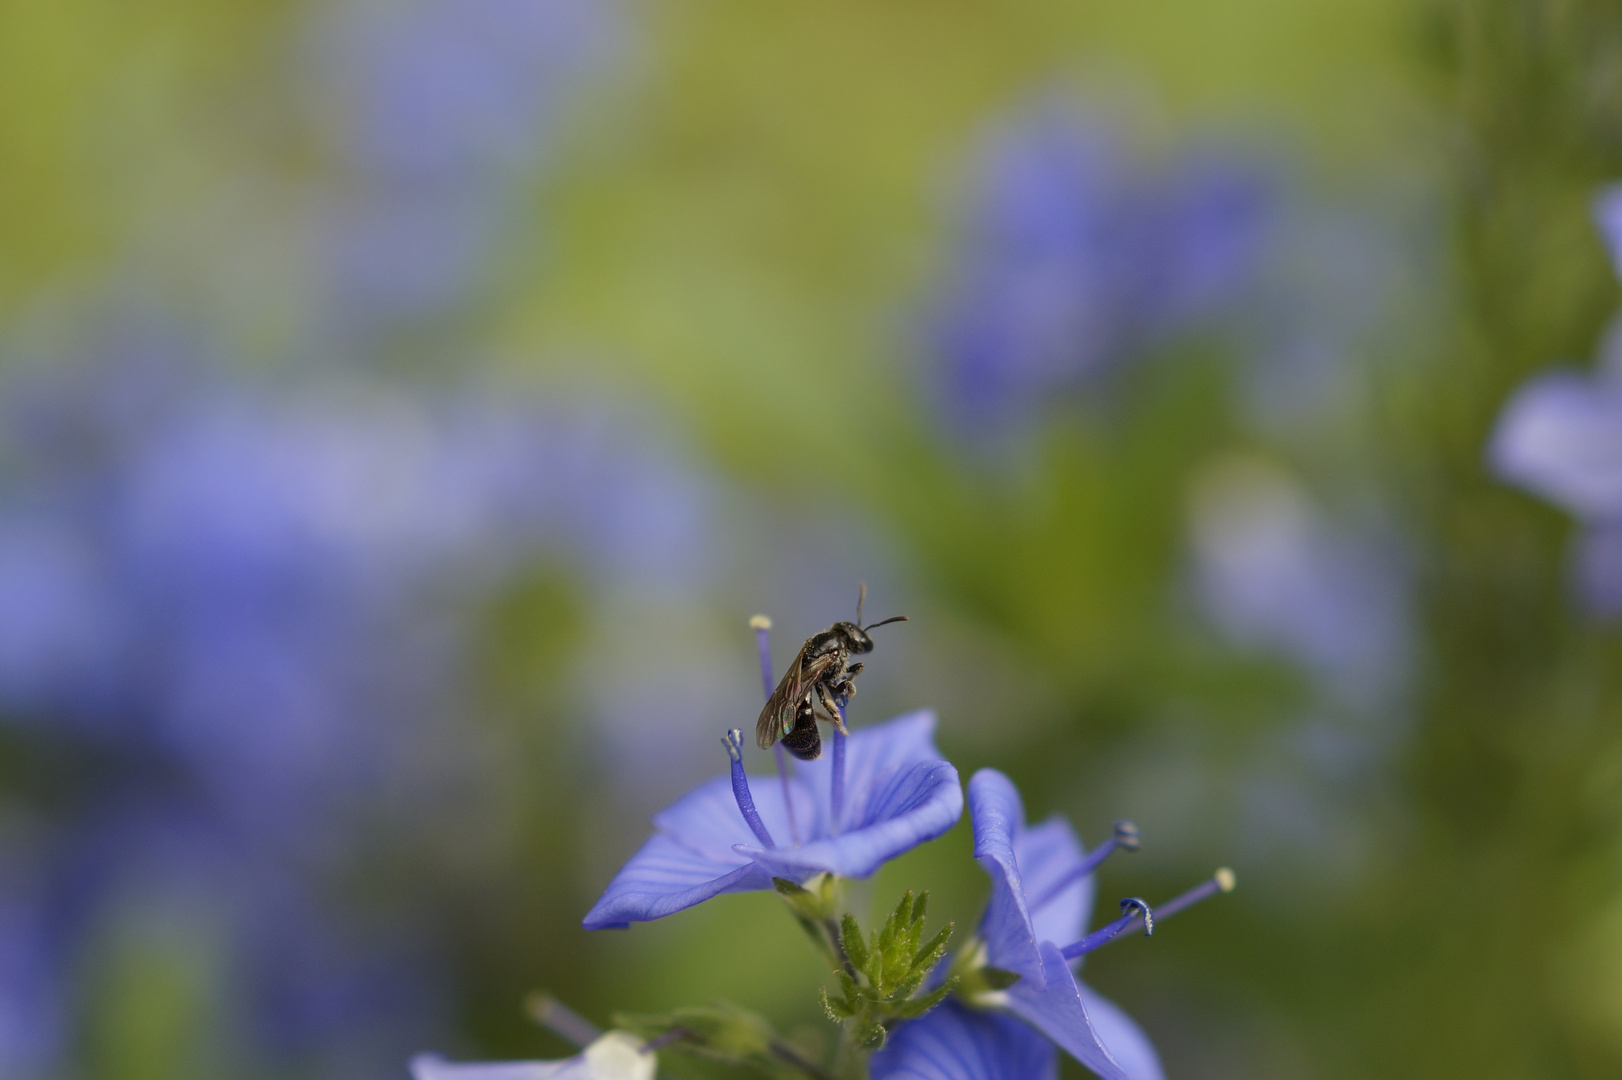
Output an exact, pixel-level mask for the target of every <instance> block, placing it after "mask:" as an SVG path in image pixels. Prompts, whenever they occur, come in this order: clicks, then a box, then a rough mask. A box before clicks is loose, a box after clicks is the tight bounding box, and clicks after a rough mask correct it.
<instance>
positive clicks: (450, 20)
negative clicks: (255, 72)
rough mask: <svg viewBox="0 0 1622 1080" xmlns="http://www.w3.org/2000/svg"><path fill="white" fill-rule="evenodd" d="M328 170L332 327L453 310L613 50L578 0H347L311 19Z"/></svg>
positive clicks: (478, 279) (388, 322)
mask: <svg viewBox="0 0 1622 1080" xmlns="http://www.w3.org/2000/svg"><path fill="white" fill-rule="evenodd" d="M315 30H316V32H317V33H318V35H319V43H318V47H317V51H316V70H317V77H316V82H317V84H318V85H319V86H320V87H321V88H322V94H321V97H320V105H319V108H320V110H321V112H322V114H323V118H324V119H325V118H330V123H331V129H330V131H329V136H330V138H331V140H332V143H333V147H334V156H335V157H336V158H337V163H336V164H337V166H338V169H339V171H340V178H339V184H338V189H337V190H336V191H335V192H334V193H333V195H332V200H331V203H330V205H329V207H328V209H327V211H326V214H325V218H324V221H323V225H322V229H321V233H322V237H323V244H324V252H323V254H324V257H323V258H322V260H321V261H322V263H323V264H324V265H326V266H328V267H330V273H331V311H332V320H333V323H334V326H333V327H332V328H333V329H336V330H338V331H339V332H340V333H341V334H342V335H343V336H344V337H346V338H347V337H350V336H352V335H354V334H356V333H360V334H361V335H362V336H369V335H376V334H387V333H388V332H390V331H391V330H398V329H401V328H402V327H405V326H411V325H418V324H420V323H422V322H423V321H425V320H427V319H431V318H435V317H440V316H445V315H448V314H452V313H454V312H456V311H457V310H459V309H460V308H462V307H463V306H464V305H466V304H467V303H468V302H469V301H470V300H471V299H472V298H473V297H474V296H475V295H477V294H478V292H479V290H480V289H481V288H482V287H484V286H487V285H489V284H490V283H491V277H490V273H491V266H492V259H493V257H494V256H496V255H497V254H498V253H499V252H500V250H501V240H502V236H503V234H504V232H505V231H506V226H507V224H508V222H509V219H510V217H511V215H512V214H513V213H514V211H515V209H516V205H517V203H518V201H519V198H520V196H521V195H522V193H523V185H524V184H525V182H526V181H527V180H528V179H529V178H530V177H531V176H532V174H533V172H534V168H535V166H536V165H537V164H538V162H539V160H540V158H541V156H542V154H543V153H544V150H545V148H546V147H548V146H549V145H550V143H551V141H552V139H551V136H552V134H553V129H554V128H555V127H556V125H557V122H558V116H559V114H560V113H561V112H562V111H563V109H564V107H565V106H566V105H567V104H568V102H569V101H570V99H571V97H572V96H573V94H574V92H575V91H576V90H577V89H578V88H579V86H580V85H581V84H582V83H583V82H584V81H585V79H586V77H587V76H588V75H590V74H591V73H593V72H596V71H598V70H600V69H601V67H602V66H603V64H604V62H605V60H606V59H607V58H608V56H609V55H610V54H611V53H612V52H613V51H614V48H615V44H616V39H617V37H618V30H619V27H618V25H617V20H616V19H615V18H614V16H613V8H612V6H611V5H605V4H602V3H595V2H592V0H462V2H451V0H409V2H406V3H393V4H387V3H373V2H366V0H352V2H349V3H345V4H343V5H341V6H339V7H338V8H336V9H334V10H332V11H331V12H329V13H328V14H327V16H326V17H325V18H324V19H322V20H320V21H318V22H317V24H316V26H315Z"/></svg>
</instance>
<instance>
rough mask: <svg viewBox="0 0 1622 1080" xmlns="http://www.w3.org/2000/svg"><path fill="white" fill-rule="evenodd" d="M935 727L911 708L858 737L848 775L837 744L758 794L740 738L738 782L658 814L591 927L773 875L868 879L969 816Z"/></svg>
mask: <svg viewBox="0 0 1622 1080" xmlns="http://www.w3.org/2000/svg"><path fill="white" fill-rule="evenodd" d="M934 731H935V716H934V714H933V713H930V712H915V713H909V714H907V715H905V716H901V717H898V718H896V719H894V720H891V721H888V722H886V723H883V724H879V725H876V726H874V727H871V728H865V729H862V730H859V731H856V732H853V733H852V734H851V736H850V738H849V740H848V758H847V761H846V764H845V769H846V771H845V773H844V775H843V778H842V779H836V778H839V776H840V774H839V772H838V764H839V760H840V758H841V754H840V753H839V751H838V749H837V747H836V749H835V752H834V753H831V754H827V753H825V754H824V755H823V756H822V757H821V758H819V759H818V760H816V761H807V762H800V763H799V764H798V766H797V771H796V772H795V774H794V775H792V776H790V777H789V779H788V784H787V787H785V786H784V784H783V782H782V781H781V780H780V779H779V778H777V777H775V776H773V777H767V778H764V779H760V780H756V781H755V782H754V783H753V785H752V789H753V790H752V792H751V786H750V785H749V782H748V781H747V780H744V779H742V777H743V768H742V763H741V761H740V760H739V756H738V754H737V752H736V744H735V743H734V744H733V748H734V753H733V758H734V760H733V775H732V776H731V777H727V776H718V777H716V778H714V779H713V780H710V781H708V782H707V783H705V784H702V785H701V786H699V787H698V788H697V789H696V790H694V791H692V792H691V793H689V794H688V795H686V796H684V797H683V798H681V799H680V800H679V801H677V802H676V803H675V804H674V805H673V806H671V807H669V808H668V809H666V810H663V811H661V812H660V813H659V814H658V815H657V816H655V817H654V819H653V823H654V827H655V829H656V830H657V831H656V832H655V833H654V835H653V837H652V838H651V839H649V840H648V842H647V843H646V844H644V845H643V846H642V848H641V850H639V851H638V852H637V853H636V854H635V855H633V856H631V859H630V861H629V862H627V863H626V864H625V866H624V868H623V869H621V870H620V872H619V873H618V874H616V875H615V876H614V879H613V880H612V881H611V882H609V884H608V888H607V889H606V890H604V892H603V895H602V897H601V898H600V899H599V900H598V901H597V903H596V904H595V905H593V907H592V909H591V911H590V912H588V913H587V915H586V918H585V920H584V925H585V926H586V928H587V929H589V930H602V929H608V928H614V927H624V926H627V925H629V924H630V923H632V922H642V921H646V920H650V919H659V918H663V917H664V916H666V915H670V914H673V913H674V912H677V911H681V910H683V909H684V908H689V907H692V906H693V905H695V904H699V903H702V902H703V901H705V900H708V899H710V898H711V897H713V896H718V895H720V894H721V893H724V892H746V891H750V890H754V889H769V888H771V887H772V880H771V879H772V878H773V877H783V878H788V879H790V880H792V881H797V882H798V881H804V880H806V879H807V878H809V877H811V876H813V875H815V874H818V873H822V872H827V873H831V874H837V875H840V876H843V877H867V876H868V875H869V874H871V873H872V872H873V871H874V870H876V869H877V868H878V867H879V865H880V864H882V863H884V862H885V861H887V860H889V859H893V858H895V857H896V856H897V855H900V854H901V853H902V852H905V851H908V850H910V849H912V848H914V847H916V846H917V845H919V844H921V843H923V842H924V841H926V840H932V839H934V838H935V837H937V836H939V835H941V834H942V833H944V832H945V831H946V830H947V829H950V828H951V827H952V826H953V825H954V824H956V822H957V819H958V818H959V817H960V816H961V815H962V813H963V790H962V787H961V785H960V783H959V781H958V775H957V770H956V769H954V768H953V767H952V766H951V765H950V764H949V763H947V762H945V761H942V760H941V759H940V751H938V750H937V749H936V748H935V743H934ZM740 783H742V785H743V788H742V792H741V793H740V792H739V784H740ZM835 791H842V792H843V799H842V802H841V800H840V798H839V796H837V795H835V794H834V792H835ZM789 799H792V800H793V821H792V822H791V820H790V814H789V808H788V800H789ZM796 828H797V829H798V831H797V832H796ZM773 837H776V838H777V839H778V843H773V841H772V838H773ZM790 838H792V839H793V842H792V843H791V844H789V845H782V844H781V841H783V840H789V839H790Z"/></svg>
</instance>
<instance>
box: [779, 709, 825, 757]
mask: <svg viewBox="0 0 1622 1080" xmlns="http://www.w3.org/2000/svg"><path fill="white" fill-rule="evenodd" d="M783 745H784V746H785V747H787V748H788V752H789V753H791V754H793V755H794V756H795V757H797V758H799V759H800V760H801V761H815V760H817V758H819V757H821V756H822V732H820V731H818V730H817V721H816V717H814V716H813V715H812V713H811V710H810V709H802V710H800V712H799V713H798V715H796V716H795V718H794V728H793V730H792V731H790V732H789V733H788V734H787V735H784V736H783Z"/></svg>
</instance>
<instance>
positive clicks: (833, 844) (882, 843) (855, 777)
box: [737, 710, 963, 879]
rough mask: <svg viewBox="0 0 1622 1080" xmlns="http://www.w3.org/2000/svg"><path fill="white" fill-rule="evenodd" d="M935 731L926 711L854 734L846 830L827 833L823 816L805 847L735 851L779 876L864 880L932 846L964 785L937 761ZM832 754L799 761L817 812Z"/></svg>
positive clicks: (956, 808) (950, 819)
mask: <svg viewBox="0 0 1622 1080" xmlns="http://www.w3.org/2000/svg"><path fill="white" fill-rule="evenodd" d="M934 733H935V714H934V713H932V712H929V711H928V710H920V711H918V712H914V713H908V714H907V715H905V716H901V717H897V718H896V719H894V720H891V721H889V722H887V723H884V724H878V725H876V726H874V727H870V728H864V729H862V730H860V731H857V732H856V733H854V734H853V735H851V737H850V742H849V743H848V744H847V745H846V755H845V792H846V805H845V812H844V815H843V817H844V828H843V831H841V832H840V833H839V834H838V835H837V836H834V835H830V833H831V832H832V830H831V829H830V827H829V815H828V814H827V813H826V812H824V813H820V814H819V815H818V816H817V819H816V821H815V823H814V825H813V827H812V830H811V836H813V837H815V839H813V840H812V841H811V842H810V843H807V844H804V845H802V846H800V847H788V846H779V847H777V848H774V849H771V850H767V849H764V848H761V847H758V846H756V844H755V843H754V842H753V839H752V838H750V839H749V840H746V841H745V842H744V844H743V845H742V846H740V847H739V848H738V849H737V850H738V853H739V854H742V855H745V856H747V857H749V858H751V859H753V860H755V862H757V863H759V864H760V865H761V866H762V867H764V868H765V869H766V870H767V871H768V872H769V873H770V874H772V875H774V876H777V877H791V878H796V879H799V878H804V877H807V876H809V875H810V874H814V873H817V872H819V871H823V870H826V871H829V872H830V873H834V874H839V875H841V876H843V877H867V876H868V875H869V874H871V873H872V872H873V871H874V870H877V869H878V868H879V865H880V864H882V863H883V862H885V861H886V860H888V859H893V858H895V857H896V856H897V855H900V854H901V853H902V852H905V851H908V850H910V849H912V848H914V847H917V846H918V845H919V844H921V843H923V842H924V841H926V840H933V839H934V838H935V837H937V836H939V835H941V834H942V833H944V832H946V830H948V829H950V828H951V827H952V826H953V825H955V824H957V820H958V818H960V817H962V816H963V785H962V782H961V781H960V780H959V779H958V775H957V770H956V769H955V768H953V767H952V766H951V765H950V764H948V763H947V762H945V761H942V760H940V751H939V750H937V749H936V748H935V741H934ZM832 756H833V755H832V754H824V755H823V756H822V757H821V758H819V759H817V760H816V761H808V762H804V763H803V764H802V765H801V766H800V770H799V776H798V777H796V780H799V781H803V782H804V783H806V784H807V785H808V786H809V788H810V790H811V791H812V792H813V793H814V796H815V798H814V802H815V804H816V805H817V806H818V807H819V809H820V808H824V807H826V805H827V799H828V796H827V792H828V789H829V785H830V784H831V782H832V776H833V773H832V762H831V758H832ZM755 801H756V802H757V803H759V802H760V801H761V799H760V798H759V797H757V798H756V800H755ZM796 805H798V804H796ZM762 814H763V815H764V811H762ZM772 828H773V833H772V835H773V836H777V837H779V838H780V837H781V835H782V834H780V833H778V832H777V831H776V827H775V826H773V827H772ZM779 843H780V844H781V839H779Z"/></svg>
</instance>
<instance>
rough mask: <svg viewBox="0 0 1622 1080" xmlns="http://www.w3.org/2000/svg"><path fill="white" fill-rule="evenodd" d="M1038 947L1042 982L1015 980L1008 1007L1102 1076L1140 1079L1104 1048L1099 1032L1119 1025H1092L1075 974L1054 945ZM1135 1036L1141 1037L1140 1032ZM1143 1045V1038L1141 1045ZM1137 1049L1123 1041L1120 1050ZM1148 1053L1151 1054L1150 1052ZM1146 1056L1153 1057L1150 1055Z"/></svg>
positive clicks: (1111, 1030) (1118, 1079) (1110, 1079)
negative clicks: (1043, 980)
mask: <svg viewBox="0 0 1622 1080" xmlns="http://www.w3.org/2000/svg"><path fill="white" fill-rule="evenodd" d="M1038 948H1039V949H1040V951H1041V956H1042V974H1043V977H1044V979H1045V983H1043V984H1040V985H1039V984H1037V983H1036V982H1035V981H1033V980H1030V979H1021V980H1020V981H1019V982H1017V983H1015V984H1014V985H1013V986H1012V987H1010V988H1009V989H1008V1009H1009V1011H1010V1012H1012V1013H1014V1014H1015V1015H1016V1016H1019V1017H1021V1018H1023V1019H1025V1020H1028V1021H1030V1022H1031V1023H1032V1024H1034V1025H1035V1026H1036V1028H1037V1029H1038V1030H1039V1031H1041V1032H1042V1034H1044V1035H1046V1036H1047V1037H1048V1038H1050V1039H1052V1040H1053V1041H1054V1042H1056V1043H1058V1044H1059V1046H1060V1047H1062V1048H1063V1049H1064V1050H1065V1051H1066V1052H1067V1053H1069V1054H1070V1055H1071V1056H1072V1057H1074V1058H1075V1059H1076V1060H1077V1061H1079V1062H1081V1063H1082V1064H1083V1065H1085V1066H1087V1067H1088V1068H1089V1069H1091V1070H1092V1071H1093V1072H1095V1073H1097V1074H1098V1075H1099V1076H1102V1077H1104V1078H1105V1080H1140V1077H1138V1076H1134V1075H1133V1074H1131V1073H1128V1072H1127V1071H1126V1070H1125V1069H1124V1068H1123V1067H1122V1065H1121V1064H1120V1063H1119V1062H1117V1061H1116V1059H1115V1058H1114V1056H1112V1055H1111V1053H1110V1051H1109V1050H1108V1049H1106V1048H1105V1044H1104V1042H1103V1035H1104V1034H1106V1033H1107V1034H1119V1033H1120V1031H1121V1030H1122V1029H1121V1028H1120V1027H1119V1025H1115V1026H1112V1027H1110V1028H1108V1029H1106V1030H1105V1031H1103V1032H1101V1031H1100V1029H1099V1028H1097V1027H1095V1026H1094V1025H1093V1022H1092V1020H1091V1019H1090V1018H1089V1016H1088V1014H1087V1008H1086V1004H1085V1003H1084V1001H1083V999H1082V994H1081V988H1080V987H1079V986H1078V985H1077V983H1076V977H1075V976H1074V975H1073V974H1071V972H1070V967H1069V965H1067V964H1066V963H1065V961H1064V957H1063V956H1062V955H1060V953H1059V949H1058V947H1057V946H1055V945H1054V944H1053V943H1052V942H1049V941H1044V942H1042V943H1041V945H1039V946H1038ZM1134 1030H1135V1029H1134ZM1138 1038H1139V1039H1142V1035H1141V1033H1139V1034H1138ZM1147 1045H1148V1044H1147V1041H1146V1040H1145V1041H1144V1042H1143V1043H1142V1046H1143V1047H1146V1046H1147ZM1139 1049H1140V1047H1137V1046H1132V1047H1128V1046H1126V1045H1124V1044H1123V1048H1122V1052H1123V1053H1131V1052H1132V1051H1135V1050H1139ZM1150 1053H1151V1055H1152V1053H1153V1052H1152V1051H1151V1052H1150ZM1150 1060H1151V1061H1152V1060H1153V1057H1152V1056H1151V1057H1150ZM1148 1075H1151V1076H1152V1075H1155V1074H1148Z"/></svg>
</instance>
